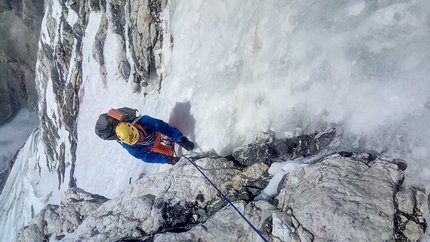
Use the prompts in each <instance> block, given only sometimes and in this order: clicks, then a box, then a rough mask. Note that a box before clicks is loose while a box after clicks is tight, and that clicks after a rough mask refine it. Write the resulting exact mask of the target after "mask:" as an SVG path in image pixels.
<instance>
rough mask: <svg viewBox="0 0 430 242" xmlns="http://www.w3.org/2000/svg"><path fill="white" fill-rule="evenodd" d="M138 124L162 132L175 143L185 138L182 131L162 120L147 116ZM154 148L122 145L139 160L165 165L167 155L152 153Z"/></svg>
mask: <svg viewBox="0 0 430 242" xmlns="http://www.w3.org/2000/svg"><path fill="white" fill-rule="evenodd" d="M137 123H138V124H140V125H142V126H143V127H145V128H146V129H149V130H153V131H155V132H160V133H161V134H164V135H166V136H168V137H170V138H171V139H172V141H173V142H175V143H177V142H178V141H179V139H180V138H182V137H183V135H182V133H181V131H179V130H178V129H177V128H175V127H172V126H170V125H169V124H167V123H165V122H164V121H162V120H159V119H155V118H152V117H149V116H147V115H145V116H143V117H142V118H140V119H139V121H137ZM152 146H153V144H150V145H147V146H141V145H134V146H130V145H128V144H125V143H122V147H124V148H125V149H126V150H127V151H128V153H130V154H131V155H132V156H134V157H136V158H137V159H141V160H143V161H145V162H148V163H161V164H165V163H166V160H167V155H165V154H160V153H156V152H153V151H151V148H152Z"/></svg>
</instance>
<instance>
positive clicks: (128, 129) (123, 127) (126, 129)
mask: <svg viewBox="0 0 430 242" xmlns="http://www.w3.org/2000/svg"><path fill="white" fill-rule="evenodd" d="M115 133H116V136H118V138H119V139H120V140H121V141H122V142H124V143H126V144H128V145H134V144H136V143H137V141H138V140H139V131H138V130H137V128H136V127H134V126H133V125H131V124H129V123H125V122H121V123H119V124H118V125H117V126H116V128H115Z"/></svg>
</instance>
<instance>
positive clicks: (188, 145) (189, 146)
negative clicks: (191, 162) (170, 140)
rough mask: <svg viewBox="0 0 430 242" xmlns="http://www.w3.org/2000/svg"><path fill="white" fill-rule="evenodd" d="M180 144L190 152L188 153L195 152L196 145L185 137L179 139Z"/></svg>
mask: <svg viewBox="0 0 430 242" xmlns="http://www.w3.org/2000/svg"><path fill="white" fill-rule="evenodd" d="M178 144H179V145H180V146H182V148H184V149H186V150H188V151H190V150H193V149H194V143H193V142H191V141H189V140H188V139H187V137H185V136H184V137H182V138H180V139H179V141H178Z"/></svg>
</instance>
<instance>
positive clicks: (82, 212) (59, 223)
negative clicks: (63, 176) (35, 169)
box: [16, 188, 108, 241]
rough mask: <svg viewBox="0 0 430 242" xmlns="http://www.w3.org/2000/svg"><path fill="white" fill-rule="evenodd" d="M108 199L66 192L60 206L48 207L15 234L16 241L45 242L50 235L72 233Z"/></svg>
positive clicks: (74, 191) (80, 192)
mask: <svg viewBox="0 0 430 242" xmlns="http://www.w3.org/2000/svg"><path fill="white" fill-rule="evenodd" d="M107 200H108V199H107V198H105V197H102V196H98V195H93V194H90V193H87V192H85V191H83V190H82V189H79V188H72V189H69V190H67V191H66V192H65V193H64V195H63V196H62V199H61V204H60V205H48V206H46V207H45V208H44V209H42V210H41V212H40V213H39V214H37V215H36V216H35V217H34V218H33V219H32V220H31V222H30V224H29V226H27V227H25V228H24V229H22V230H21V231H20V232H19V233H18V234H17V237H16V239H17V241H46V240H48V239H49V237H51V235H58V236H57V237H56V239H61V238H62V237H63V236H61V234H63V233H65V232H73V231H74V230H75V229H76V228H77V227H78V226H79V224H81V223H82V221H83V220H84V219H85V218H86V217H88V215H89V214H91V213H92V212H93V211H94V210H96V209H97V208H98V207H99V206H100V205H101V204H102V203H104V202H106V201H107Z"/></svg>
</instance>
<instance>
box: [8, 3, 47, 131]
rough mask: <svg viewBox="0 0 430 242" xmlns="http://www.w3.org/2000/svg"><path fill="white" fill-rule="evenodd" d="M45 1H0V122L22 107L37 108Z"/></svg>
mask: <svg viewBox="0 0 430 242" xmlns="http://www.w3.org/2000/svg"><path fill="white" fill-rule="evenodd" d="M43 7H44V1H43V0H35V1H25V0H17V1H16V0H1V1H0V22H1V23H3V24H1V25H0V43H1V44H0V93H1V95H0V113H1V114H2V115H0V125H3V124H4V123H6V122H8V121H9V120H10V119H12V118H13V117H14V116H15V115H16V114H17V113H18V111H19V110H20V109H21V108H22V107H27V108H29V109H30V110H33V111H35V110H36V108H37V92H36V89H35V82H34V78H35V67H36V56H37V50H38V40H39V33H40V24H41V22H42V17H43V13H44V8H43Z"/></svg>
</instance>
